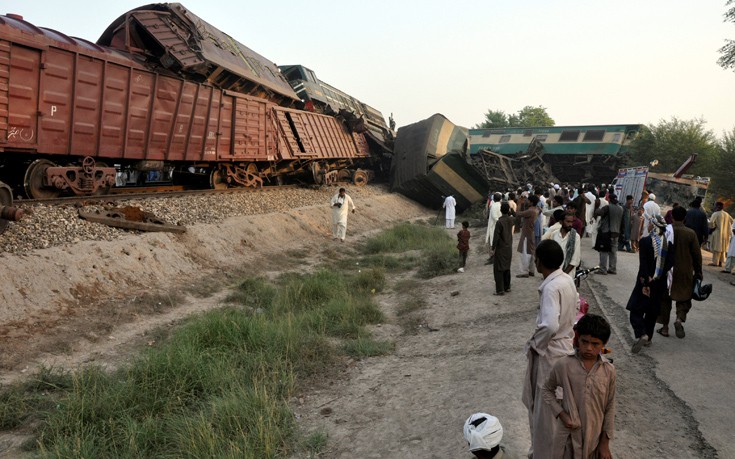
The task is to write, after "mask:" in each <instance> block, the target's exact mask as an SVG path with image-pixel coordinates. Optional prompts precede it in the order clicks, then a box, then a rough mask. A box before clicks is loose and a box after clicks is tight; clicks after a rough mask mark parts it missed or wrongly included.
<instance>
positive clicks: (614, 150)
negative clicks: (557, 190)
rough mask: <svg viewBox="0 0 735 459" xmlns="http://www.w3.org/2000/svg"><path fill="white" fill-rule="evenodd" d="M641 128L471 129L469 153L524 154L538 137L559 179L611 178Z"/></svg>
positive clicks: (619, 126)
mask: <svg viewBox="0 0 735 459" xmlns="http://www.w3.org/2000/svg"><path fill="white" fill-rule="evenodd" d="M640 129H641V125H640V124H621V125H599V126H553V127H528V128H524V127H512V128H498V129H470V154H471V155H474V154H476V153H477V152H478V151H480V150H490V151H493V152H495V153H499V154H503V155H516V154H519V153H520V154H523V153H524V152H526V151H528V148H529V145H530V144H531V143H532V142H534V141H536V142H540V144H541V145H542V146H543V149H542V151H541V153H543V159H544V161H545V162H547V163H548V164H549V165H550V166H551V169H552V172H553V173H554V175H555V176H556V177H557V178H558V179H559V180H561V181H565V182H581V181H591V180H594V181H595V182H600V181H602V182H609V181H610V180H612V179H613V178H614V177H615V176H616V174H617V171H618V168H619V167H620V165H621V163H622V161H623V159H624V156H625V155H626V153H627V152H628V151H629V148H630V144H631V143H632V142H633V140H634V139H635V138H636V136H637V135H638V132H639V131H640Z"/></svg>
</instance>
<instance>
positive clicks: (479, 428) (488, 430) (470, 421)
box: [464, 413, 508, 459]
mask: <svg viewBox="0 0 735 459" xmlns="http://www.w3.org/2000/svg"><path fill="white" fill-rule="evenodd" d="M502 438H503V426H501V425H500V421H499V420H498V418H496V417H495V416H491V415H489V414H487V413H475V414H473V415H472V416H470V417H469V418H467V420H466V421H465V423H464V439H465V440H466V441H467V444H468V445H469V447H470V452H472V454H474V455H475V457H476V458H478V459H504V458H505V459H508V456H507V455H506V453H505V448H503V447H502V446H500V440H501V439H502Z"/></svg>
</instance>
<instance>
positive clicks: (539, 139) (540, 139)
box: [536, 134, 548, 142]
mask: <svg viewBox="0 0 735 459" xmlns="http://www.w3.org/2000/svg"><path fill="white" fill-rule="evenodd" d="M547 137H548V136H547V135H546V134H539V135H537V136H536V140H538V141H539V142H543V141H544V140H546V138H547Z"/></svg>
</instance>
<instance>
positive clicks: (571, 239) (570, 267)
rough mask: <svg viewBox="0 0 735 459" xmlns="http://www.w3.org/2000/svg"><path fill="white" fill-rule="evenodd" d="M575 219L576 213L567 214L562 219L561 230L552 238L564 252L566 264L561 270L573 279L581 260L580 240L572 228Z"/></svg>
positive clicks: (564, 263)
mask: <svg viewBox="0 0 735 459" xmlns="http://www.w3.org/2000/svg"><path fill="white" fill-rule="evenodd" d="M574 218H575V215H574V213H572V212H567V213H565V214H564V216H563V218H562V219H561V228H559V229H558V230H555V231H554V232H553V233H552V234H551V238H550V239H552V240H554V241H556V242H557V243H558V244H559V245H560V246H561V248H562V250H563V251H564V262H563V263H562V265H561V269H562V271H564V272H565V273H567V274H569V275H570V276H572V277H574V274H575V272H576V269H577V266H579V261H580V258H581V248H580V245H581V244H580V238H579V235H578V234H577V232H576V231H575V230H574V228H573V227H572V224H573V223H574Z"/></svg>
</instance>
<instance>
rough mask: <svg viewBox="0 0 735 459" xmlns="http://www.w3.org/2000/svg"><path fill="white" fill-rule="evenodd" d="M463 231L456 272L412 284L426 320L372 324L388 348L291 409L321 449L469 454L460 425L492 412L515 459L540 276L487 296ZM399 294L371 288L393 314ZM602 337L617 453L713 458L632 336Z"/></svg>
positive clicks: (485, 280) (486, 270) (488, 288)
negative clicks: (317, 433) (608, 350)
mask: <svg viewBox="0 0 735 459" xmlns="http://www.w3.org/2000/svg"><path fill="white" fill-rule="evenodd" d="M473 234H474V236H473V238H472V242H471V244H474V246H473V250H472V252H471V254H472V255H471V258H470V260H469V262H468V268H467V271H466V272H465V273H464V274H452V275H448V276H443V277H438V278H435V279H431V280H428V281H424V282H422V283H421V286H420V288H419V290H418V292H419V293H418V295H420V296H422V297H423V298H424V299H425V301H426V308H425V309H424V310H423V316H424V318H425V320H424V323H425V324H428V325H429V327H426V326H424V327H421V328H419V329H418V330H417V333H416V334H413V335H407V334H403V333H402V332H401V330H400V329H399V328H397V327H393V326H385V325H383V326H380V327H376V330H378V331H379V333H381V334H382V335H390V336H392V337H393V339H395V340H396V342H397V350H396V353H395V354H394V355H391V356H388V357H379V358H373V359H369V360H366V361H363V362H359V363H358V364H357V365H355V366H354V367H352V368H350V369H348V372H347V375H348V376H347V377H346V378H345V379H344V380H343V381H340V382H339V383H337V384H330V385H329V386H327V387H323V388H317V389H315V390H314V391H313V392H310V393H309V394H307V395H306V396H305V397H302V400H303V404H302V405H301V406H297V407H296V413H297V415H298V416H299V418H300V420H301V424H302V425H303V426H304V427H305V428H306V429H308V430H322V431H324V432H327V433H328V435H329V449H328V451H327V452H326V453H325V455H324V457H329V458H348V457H365V458H417V459H418V458H423V459H425V458H437V459H439V458H442V459H444V458H468V459H469V458H470V457H472V456H471V455H470V454H468V453H467V450H466V444H465V442H464V440H463V438H462V433H461V432H462V425H463V423H464V420H465V419H466V418H467V417H468V416H469V415H470V414H472V413H473V412H477V411H484V412H488V413H491V414H493V415H495V416H497V417H498V418H499V419H500V420H501V423H502V425H503V429H504V437H503V444H504V445H505V446H506V447H508V449H509V450H510V452H511V453H512V454H513V456H512V457H525V452H526V451H527V449H528V445H529V443H530V438H529V433H528V426H527V422H528V421H527V415H526V410H525V408H524V406H523V404H522V403H521V401H520V395H521V386H522V381H523V376H524V373H525V365H526V361H525V356H524V354H523V348H524V344H525V342H526V340H527V339H528V337H529V336H530V335H531V333H532V331H533V328H534V324H535V317H536V310H537V305H538V293H537V288H538V285H539V284H540V282H541V279H540V278H539V277H538V275H537V277H535V278H529V279H517V278H515V277H513V279H512V281H511V284H512V292H511V294H509V295H505V296H502V297H496V296H493V295H492V293H493V292H494V282H493V281H492V270H491V267H490V266H486V265H484V262H485V260H486V257H485V255H483V254H478V253H477V247H478V245H479V244H480V242H481V238H482V237H484V230H483V229H481V230H480V231H478V230H474V233H473ZM514 267H515V260H514ZM514 272H515V270H514ZM454 292H459V294H456V293H455V294H454V295H453V293H454ZM581 293H582V295H583V296H585V297H587V298H588V300H589V301H590V310H591V312H596V313H600V309H599V308H598V306H597V304H596V302H595V297H594V296H593V295H592V293H591V291H590V290H589V288H588V287H587V285H585V284H583V287H582V291H581ZM416 295H417V293H416V292H414V293H412V294H411V296H410V298H414V297H415V296H416ZM408 300H409V296H407V295H403V294H400V293H396V292H387V293H386V294H384V295H381V296H380V297H379V301H380V302H381V304H382V306H383V308H384V309H385V310H386V311H387V312H388V314H389V317H391V318H392V320H395V311H396V309H397V308H398V307H400V305H401V304H403V303H405V302H406V301H408ZM613 320H614V325H615V326H616V327H617V328H621V327H624V324H623V323H621V321H620V320H619V319H618V318H614V319H613ZM625 320H626V321H627V316H626V318H625ZM386 328H387V332H386V331H381V329H386ZM623 340H625V335H623ZM610 346H611V347H612V348H613V354H612V357H613V358H614V361H615V366H616V368H617V371H618V414H617V418H616V439H615V441H614V442H613V453H614V455H615V457H617V458H626V459H628V458H629V459H635V458H642V457H647V458H666V457H676V458H700V457H714V454H715V453H714V450H713V449H712V448H711V447H710V446H709V445H708V444H707V443H706V442H705V441H704V440H703V438H702V435H701V433H700V432H699V430H698V423H697V421H696V420H695V419H694V417H693V415H692V410H691V409H690V408H689V407H688V406H687V405H686V404H685V403H684V402H682V401H681V400H680V399H679V398H678V397H677V396H676V395H675V394H674V393H673V392H672V391H671V390H670V389H669V388H668V386H667V385H666V384H665V383H662V382H661V381H660V380H659V379H657V378H656V375H655V372H654V367H655V363H654V362H653V361H652V360H651V359H650V358H647V357H646V356H636V358H631V356H630V355H629V354H628V353H627V352H626V349H628V348H629V347H630V342H629V341H622V342H621V338H620V336H619V335H613V338H612V339H611V342H610Z"/></svg>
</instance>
